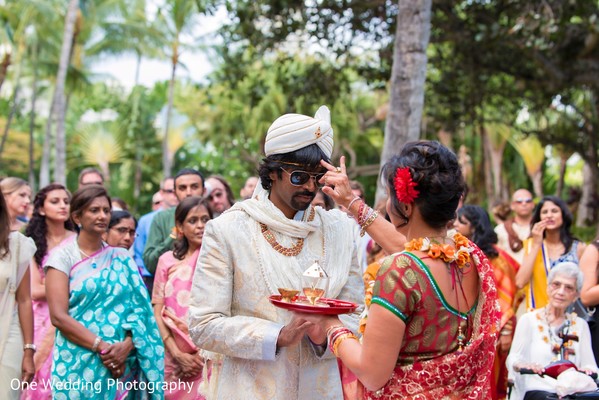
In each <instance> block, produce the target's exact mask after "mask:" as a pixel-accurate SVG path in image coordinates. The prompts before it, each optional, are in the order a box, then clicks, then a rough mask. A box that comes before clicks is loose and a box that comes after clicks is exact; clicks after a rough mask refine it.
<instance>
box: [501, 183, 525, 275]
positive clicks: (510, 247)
mask: <svg viewBox="0 0 599 400" xmlns="http://www.w3.org/2000/svg"><path fill="white" fill-rule="evenodd" d="M510 208H511V209H512V212H513V213H514V217H513V218H508V219H507V220H506V221H505V222H504V223H502V224H499V225H497V226H496V227H495V233H497V239H498V241H497V245H498V246H499V247H500V248H501V249H503V250H505V251H506V252H507V253H508V254H509V255H510V256H512V257H513V258H514V260H516V261H518V262H519V263H522V257H524V250H523V249H522V241H523V240H524V239H527V238H528V237H529V236H530V221H531V220H532V212H533V210H534V208H535V203H534V200H533V197H532V193H530V192H529V191H528V190H526V189H518V190H516V191H515V192H514V194H513V195H512V202H511V204H510Z"/></svg>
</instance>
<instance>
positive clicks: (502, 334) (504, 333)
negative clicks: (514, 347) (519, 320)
mask: <svg viewBox="0 0 599 400" xmlns="http://www.w3.org/2000/svg"><path fill="white" fill-rule="evenodd" d="M499 334H500V335H501V336H512V331H506V330H502V331H501V332H499Z"/></svg>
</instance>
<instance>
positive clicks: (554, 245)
mask: <svg viewBox="0 0 599 400" xmlns="http://www.w3.org/2000/svg"><path fill="white" fill-rule="evenodd" d="M571 226H572V213H571V212H570V210H569V209H568V206H567V205H566V203H565V202H564V201H563V200H562V199H560V198H559V197H556V196H545V197H543V198H542V199H541V201H540V202H539V204H537V206H536V208H535V210H534V213H533V216H532V221H531V232H530V238H529V239H527V240H526V241H525V242H524V259H523V260H522V264H521V266H520V269H519V270H518V273H517V274H516V285H517V286H518V288H519V289H521V288H526V306H527V307H528V308H541V307H544V306H546V305H547V302H548V301H549V298H548V296H547V292H546V290H545V288H546V287H547V274H548V273H549V271H550V270H551V269H552V268H553V267H554V266H555V265H557V264H558V263H560V262H566V261H570V262H573V263H575V264H578V260H579V259H580V257H581V256H582V252H583V251H584V248H585V244H584V243H583V242H581V241H579V240H577V239H576V238H575V237H574V236H573V235H572V232H571V231H570V227H571Z"/></svg>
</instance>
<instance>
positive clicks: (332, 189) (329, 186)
mask: <svg viewBox="0 0 599 400" xmlns="http://www.w3.org/2000/svg"><path fill="white" fill-rule="evenodd" d="M320 164H321V165H322V166H323V167H325V168H326V169H327V173H326V174H325V175H324V176H323V177H322V178H321V179H320V183H321V184H324V185H325V186H323V188H322V191H323V193H324V194H326V195H328V196H331V198H332V199H333V200H334V201H335V203H337V204H338V205H340V206H342V207H345V208H347V206H348V205H349V203H350V202H351V201H352V200H353V199H354V197H356V196H355V195H354V193H353V192H352V190H351V187H350V186H349V178H348V176H347V169H346V167H345V156H341V158H340V159H339V165H340V166H339V167H335V166H334V165H332V164H329V163H328V162H326V161H324V160H321V161H320Z"/></svg>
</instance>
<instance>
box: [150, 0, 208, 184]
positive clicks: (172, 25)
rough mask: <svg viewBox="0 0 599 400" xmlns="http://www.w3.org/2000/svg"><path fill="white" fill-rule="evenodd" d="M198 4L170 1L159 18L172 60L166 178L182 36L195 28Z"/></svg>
mask: <svg viewBox="0 0 599 400" xmlns="http://www.w3.org/2000/svg"><path fill="white" fill-rule="evenodd" d="M197 12H198V11H197V9H196V4H195V3H194V2H193V1H190V0H168V1H166V4H165V7H164V8H163V9H162V10H161V12H160V14H159V16H160V18H161V20H162V21H163V23H164V26H165V27H166V32H165V33H166V35H167V37H168V42H169V47H170V59H171V77H170V80H169V87H168V104H167V108H166V118H165V122H164V126H163V133H162V135H163V136H162V173H163V175H164V176H169V175H170V174H171V165H172V160H171V157H170V154H169V125H170V118H171V112H172V109H173V99H174V93H175V78H176V73H177V66H178V65H179V58H180V57H181V52H182V50H183V47H185V45H184V44H183V43H182V36H183V35H184V34H186V33H190V32H189V31H190V30H191V28H192V27H193V26H194V22H195V20H196V15H197Z"/></svg>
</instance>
